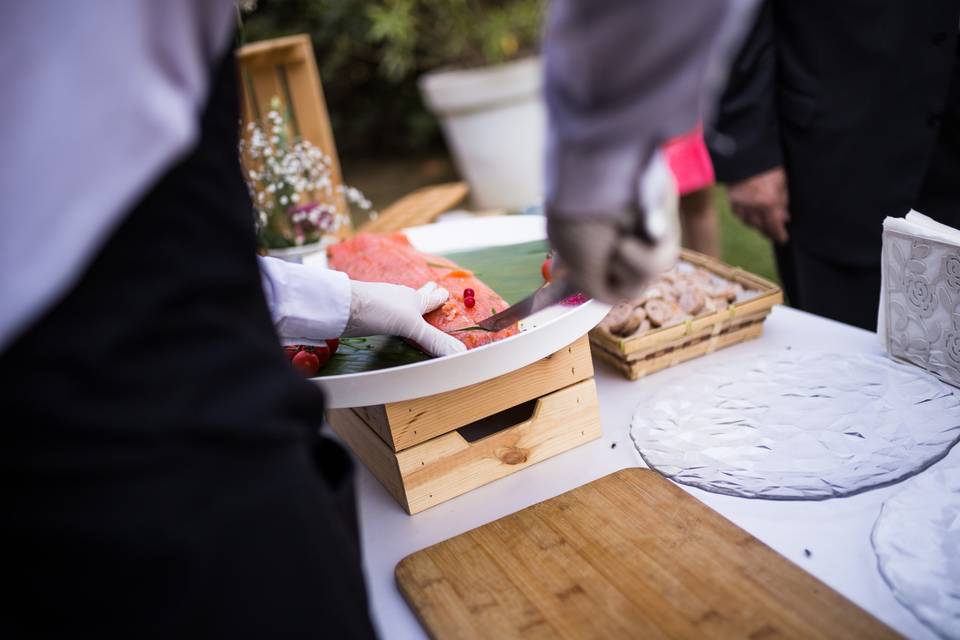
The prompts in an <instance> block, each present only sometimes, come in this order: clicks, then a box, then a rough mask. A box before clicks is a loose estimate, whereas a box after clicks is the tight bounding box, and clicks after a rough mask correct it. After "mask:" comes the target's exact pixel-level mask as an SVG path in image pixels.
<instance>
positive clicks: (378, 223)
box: [360, 182, 470, 233]
mask: <svg viewBox="0 0 960 640" xmlns="http://www.w3.org/2000/svg"><path fill="white" fill-rule="evenodd" d="M469 191H470V190H469V188H468V187H467V185H466V183H464V182H449V183H446V184H438V185H434V186H430V187H423V188H422V189H417V190H416V191H414V192H413V193H410V194H409V195H406V196H404V197H403V198H400V199H399V200H397V201H396V202H394V203H393V204H391V205H390V206H388V207H386V208H385V209H383V210H382V211H381V212H380V215H379V216H378V217H377V218H374V219H373V220H370V221H369V222H367V223H366V224H365V225H363V226H362V227H361V228H360V231H362V232H364V233H391V232H393V231H399V230H401V229H405V228H407V227H413V226H416V225H420V224H427V223H429V222H433V221H434V220H436V218H437V216H439V215H440V214H441V213H445V212H447V211H449V210H450V209H452V208H454V207H455V206H457V205H458V204H460V203H461V202H463V200H464V198H466V197H467V194H468V193H469Z"/></svg>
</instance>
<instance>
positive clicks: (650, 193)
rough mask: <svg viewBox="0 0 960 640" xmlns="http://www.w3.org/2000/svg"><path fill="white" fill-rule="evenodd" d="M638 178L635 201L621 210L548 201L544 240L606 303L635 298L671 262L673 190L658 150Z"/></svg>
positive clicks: (675, 244) (675, 236) (676, 226)
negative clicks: (564, 207)
mask: <svg viewBox="0 0 960 640" xmlns="http://www.w3.org/2000/svg"><path fill="white" fill-rule="evenodd" d="M639 182H640V184H639V194H638V198H637V204H636V205H635V206H633V207H630V208H625V209H624V210H621V211H610V212H596V211H591V212H576V211H558V210H555V208H551V207H548V211H547V215H548V218H547V234H548V235H549V236H550V243H551V244H552V245H553V248H554V249H555V250H556V252H557V256H558V258H559V263H560V264H562V265H563V266H564V267H565V268H566V270H567V271H568V272H569V276H568V277H569V278H570V279H571V280H572V281H573V283H574V284H575V285H576V286H577V288H578V289H580V290H581V291H582V292H583V293H584V294H585V295H587V296H588V297H591V298H596V299H598V300H602V301H604V302H608V303H611V304H613V303H616V302H619V301H621V300H628V299H632V298H636V297H638V296H639V295H640V294H641V293H642V292H643V289H644V287H646V285H647V283H649V281H650V280H652V279H653V278H655V277H656V276H657V275H659V274H660V273H662V272H664V271H666V270H667V269H669V268H671V267H672V266H673V265H674V264H675V263H676V260H677V255H678V254H679V250H680V222H679V217H678V214H677V200H678V198H677V190H676V186H675V184H674V181H673V174H671V173H670V169H669V167H667V164H666V161H665V160H664V159H663V156H662V155H661V154H660V153H657V154H655V155H654V156H653V159H652V160H651V161H650V163H649V165H648V166H647V169H646V170H645V171H644V172H643V175H642V176H641V178H640V180H639Z"/></svg>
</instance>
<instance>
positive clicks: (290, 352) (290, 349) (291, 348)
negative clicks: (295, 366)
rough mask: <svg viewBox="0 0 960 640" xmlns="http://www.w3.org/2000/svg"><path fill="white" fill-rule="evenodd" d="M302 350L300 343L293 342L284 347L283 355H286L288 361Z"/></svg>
mask: <svg viewBox="0 0 960 640" xmlns="http://www.w3.org/2000/svg"><path fill="white" fill-rule="evenodd" d="M299 352H300V345H297V344H291V345H287V346H286V347H284V348H283V355H284V356H286V358H287V362H289V361H291V360H293V356H295V355H297V353H299Z"/></svg>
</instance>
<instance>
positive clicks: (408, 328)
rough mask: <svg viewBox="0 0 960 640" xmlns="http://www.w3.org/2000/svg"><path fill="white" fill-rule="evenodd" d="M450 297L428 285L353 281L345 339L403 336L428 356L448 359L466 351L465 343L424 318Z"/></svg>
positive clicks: (431, 283) (438, 288)
mask: <svg viewBox="0 0 960 640" xmlns="http://www.w3.org/2000/svg"><path fill="white" fill-rule="evenodd" d="M449 296H450V294H449V293H447V290H446V289H442V288H440V287H438V286H437V284H436V283H435V282H428V283H427V284H425V285H423V286H422V287H420V289H416V290H414V289H411V288H410V287H404V286H402V285H399V284H386V283H382V282H360V281H358V280H351V281H350V319H349V320H347V328H346V329H344V331H343V336H344V337H346V338H350V337H353V336H380V335H384V336H400V337H402V338H407V339H409V340H412V341H414V342H416V343H417V344H418V345H419V346H420V347H422V348H423V349H424V350H425V351H427V352H428V353H432V354H433V355H435V356H446V355H450V354H453V353H460V352H462V351H466V350H467V347H466V345H464V344H463V343H462V342H460V341H459V340H457V339H456V338H454V337H453V336H450V335H448V334H446V333H444V332H443V331H440V329H437V328H436V327H434V326H433V325H431V324H429V323H427V321H426V320H424V319H423V314H425V313H429V312H430V311H433V310H434V309H436V308H437V307H439V306H440V305H442V304H443V303H444V302H446V301H447V298H448V297H449Z"/></svg>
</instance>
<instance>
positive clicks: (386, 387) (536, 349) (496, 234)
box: [313, 216, 610, 409]
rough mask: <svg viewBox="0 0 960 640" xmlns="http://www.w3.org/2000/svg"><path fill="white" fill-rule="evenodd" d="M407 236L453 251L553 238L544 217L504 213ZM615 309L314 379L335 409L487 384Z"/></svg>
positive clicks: (572, 314) (546, 314)
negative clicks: (452, 351)
mask: <svg viewBox="0 0 960 640" xmlns="http://www.w3.org/2000/svg"><path fill="white" fill-rule="evenodd" d="M405 233H406V234H407V237H408V238H409V239H410V243H411V244H412V245H413V246H414V247H416V249H417V250H418V251H423V252H425V253H449V252H452V251H465V250H469V249H478V248H482V247H490V246H502V245H509V244H519V243H522V242H531V241H533V240H540V239H542V238H544V237H546V225H545V223H544V219H543V217H542V216H498V217H490V218H473V219H469V220H455V221H451V222H442V223H438V224H431V225H424V226H421V227H412V228H410V229H407V230H405ZM531 293H532V292H531ZM609 310H610V307H609V306H608V305H605V304H603V303H601V302H597V301H595V300H590V301H588V302H585V303H584V304H582V305H580V306H578V307H560V306H554V307H550V308H549V309H544V310H543V311H541V312H540V313H538V314H536V315H535V316H532V317H530V318H528V319H527V320H525V321H524V322H523V323H522V324H521V332H520V333H518V334H517V335H515V336H511V337H509V338H506V339H504V340H500V341H498V342H493V343H490V344H487V345H484V346H482V347H478V348H476V349H471V350H470V351H467V352H465V353H458V354H456V355H452V356H444V357H442V358H434V359H433V360H426V361H423V362H415V363H413V364H406V365H402V366H399V367H391V368H389V369H379V370H377V371H364V372H361V373H347V374H343V375H339V376H324V377H319V378H314V379H313V380H314V382H316V383H317V384H318V385H320V387H321V388H322V389H323V390H324V391H325V392H326V395H327V407H328V408H330V409H339V408H345V407H365V406H368V405H373V404H384V403H387V402H401V401H403V400H412V399H413V398H422V397H423V396H429V395H433V394H436V393H443V392H445V391H451V390H453V389H459V388H461V387H466V386H469V385H471V384H476V383H478V382H483V381H484V380H489V379H491V378H495V377H497V376H501V375H503V374H505V373H509V372H511V371H514V370H516V369H519V368H521V367H525V366H527V365H528V364H532V363H534V362H536V361H537V360H539V359H541V358H545V357H546V356H548V355H550V354H551V353H553V352H555V351H557V350H559V349H561V348H563V347H564V346H566V345H568V344H570V343H571V342H573V341H574V340H576V339H577V338H579V337H581V336H583V335H584V334H586V333H587V332H588V331H589V330H590V329H592V328H593V327H595V326H596V325H597V323H599V322H600V321H601V320H602V319H603V317H604V316H605V315H607V312H608V311H609Z"/></svg>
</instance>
